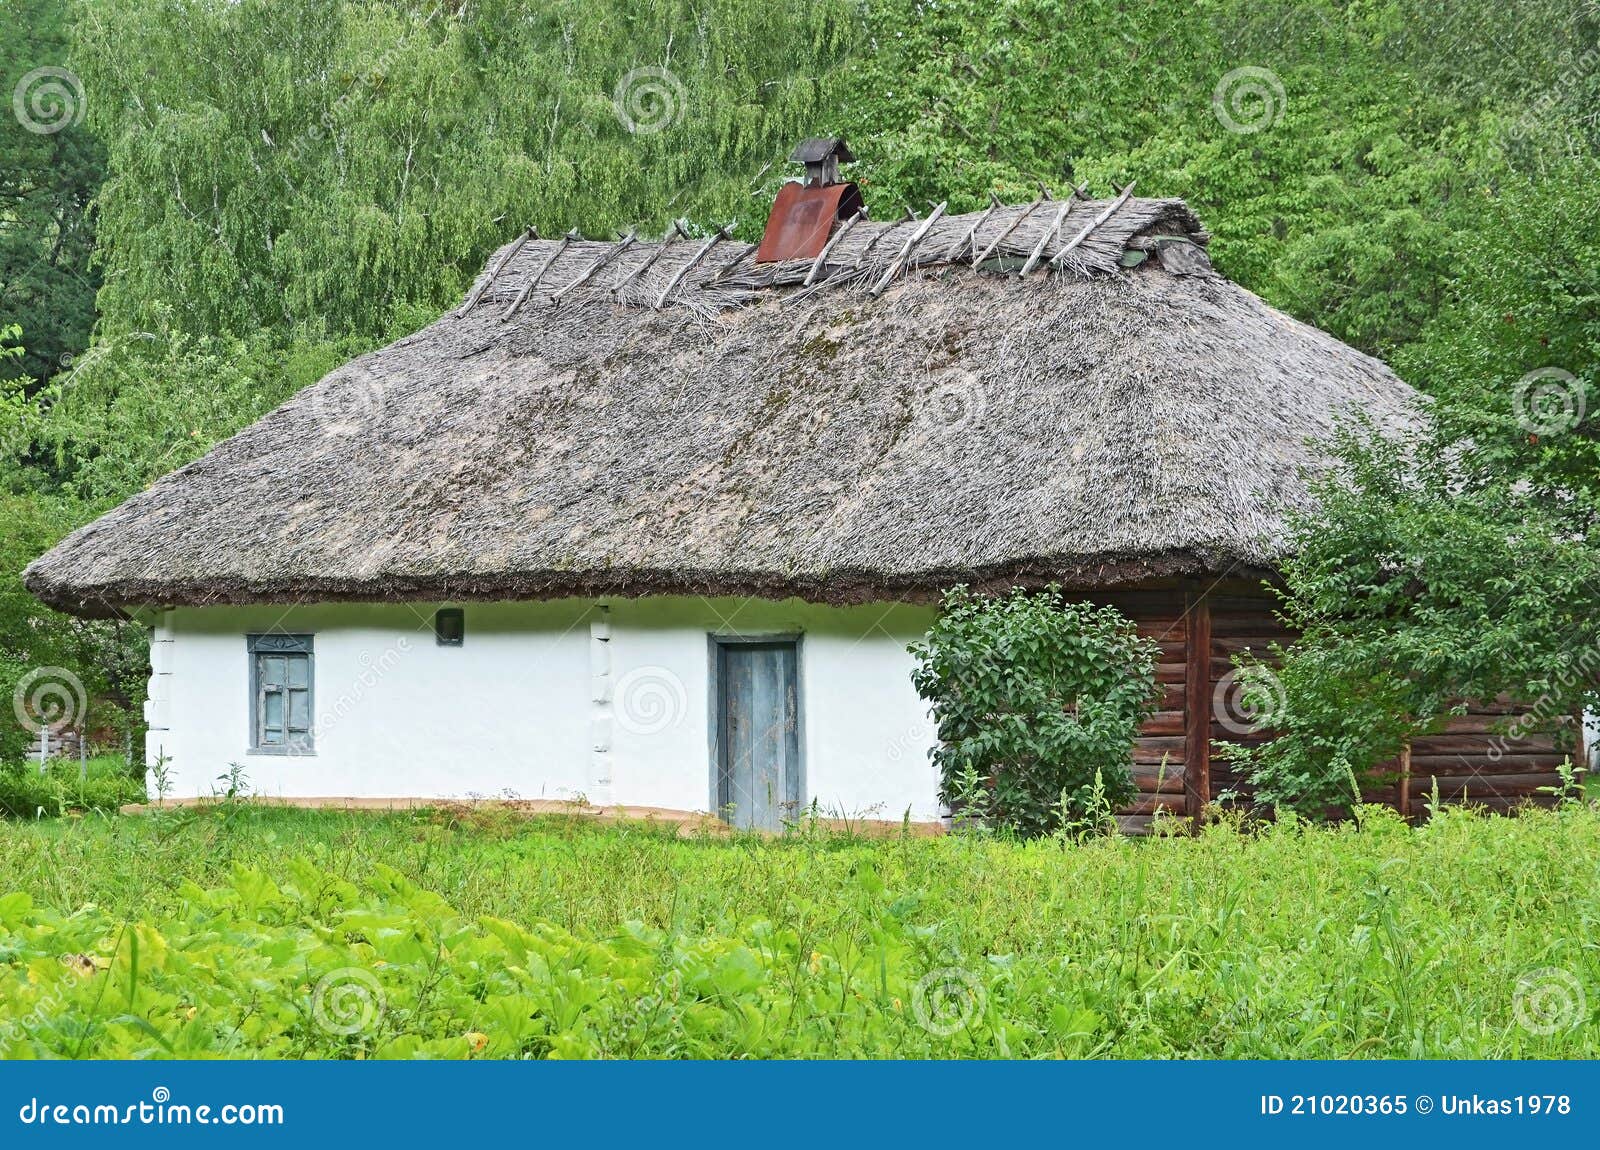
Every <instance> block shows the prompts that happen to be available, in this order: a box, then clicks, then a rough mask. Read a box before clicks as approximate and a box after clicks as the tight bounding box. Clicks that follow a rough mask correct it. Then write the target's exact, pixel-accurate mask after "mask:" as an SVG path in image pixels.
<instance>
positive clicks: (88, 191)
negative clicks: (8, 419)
mask: <svg viewBox="0 0 1600 1150" xmlns="http://www.w3.org/2000/svg"><path fill="white" fill-rule="evenodd" d="M68 7H69V0H7V4H6V6H5V9H4V19H5V25H6V30H5V35H4V36H3V37H0V96H3V97H4V102H3V104H0V327H4V326H5V325H6V323H7V321H10V322H11V323H13V324H20V325H21V326H22V328H23V329H24V330H25V331H26V332H27V337H28V344H27V355H26V356H25V357H24V358H23V359H22V360H21V362H20V363H15V364H7V363H6V362H5V357H4V356H0V379H5V378H8V377H14V376H15V375H16V374H17V373H18V372H20V373H21V374H23V375H27V376H31V377H32V378H34V379H38V380H43V379H47V378H48V377H49V376H50V375H52V374H54V373H55V372H56V371H58V370H60V368H61V367H62V365H63V364H67V363H70V362H71V361H72V359H73V357H74V356H76V355H77V354H78V353H80V352H81V351H82V350H83V349H84V348H85V347H87V346H88V343H89V333H90V330H91V329H92V328H93V326H94V319H95V315H94V299H95V292H96V291H97V290H98V288H99V286H100V276H99V272H98V269H96V268H94V267H93V266H92V264H91V261H90V256H91V253H92V251H93V248H94V225H93V220H92V217H91V215H90V211H89V204H90V201H91V200H92V199H93V197H94V194H95V192H96V191H97V190H98V189H99V186H100V181H101V180H102V179H103V178H104V175H105V159H106V157H105V149H104V148H102V147H101V146H100V144H99V141H97V140H96V139H95V137H94V136H93V135H92V134H91V133H90V131H89V129H88V127H87V126H86V125H85V124H84V123H82V122H81V116H82V115H83V112H84V107H83V104H84V100H83V99H82V98H81V97H82V94H81V93H78V92H74V91H73V90H72V89H71V88H70V86H68V85H64V84H62V83H61V82H60V81H59V80H56V79H54V78H53V77H52V76H50V75H43V76H41V75H39V74H38V70H39V69H42V68H57V69H59V68H62V67H63V66H66V65H68V64H69V62H70V60H69V51H68V47H69V45H68V39H69V24H68V19H67V16H68ZM28 77H33V79H32V80H28ZM18 98H20V99H21V101H22V107H23V109H24V112H25V114H26V115H27V116H28V117H29V118H30V119H31V118H32V117H33V116H34V115H35V114H36V113H37V115H38V118H37V119H36V120H32V122H33V124H34V126H35V127H36V128H40V127H42V128H53V129H55V130H53V131H30V130H29V128H28V127H27V126H26V125H25V124H24V121H23V118H21V117H19V116H17V115H15V114H14V111H13V109H14V107H15V102H16V100H17V99H18ZM35 101H37V103H35ZM13 338H14V337H13ZM5 342H7V337H6V336H5V335H0V345H3V344H4V343H5Z"/></svg>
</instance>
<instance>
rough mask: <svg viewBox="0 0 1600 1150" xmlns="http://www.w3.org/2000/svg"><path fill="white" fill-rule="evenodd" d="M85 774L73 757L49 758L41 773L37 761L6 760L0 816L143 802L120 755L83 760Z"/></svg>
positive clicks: (0, 778) (0, 779) (110, 808)
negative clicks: (86, 769)
mask: <svg viewBox="0 0 1600 1150" xmlns="http://www.w3.org/2000/svg"><path fill="white" fill-rule="evenodd" d="M88 768H89V769H88V777H87V778H85V777H84V776H83V774H82V773H81V772H82V764H80V763H79V762H78V761H77V760H76V759H52V760H51V761H50V764H49V766H48V767H47V769H46V770H45V771H43V772H41V771H40V770H39V764H38V763H34V762H24V761H22V760H11V761H9V762H7V763H5V764H4V765H3V766H0V817H6V818H19V819H31V818H35V817H37V816H39V815H41V814H42V815H44V816H46V817H49V818H56V817H58V816H61V815H65V814H69V813H72V812H81V811H104V812H111V813H115V812H116V811H117V810H118V808H120V807H123V806H126V805H127V804H128V803H142V802H143V801H144V798H145V793H144V786H143V784H141V783H140V782H139V781H138V780H136V779H134V778H132V777H131V776H130V775H129V774H128V770H127V767H126V766H125V765H124V763H123V761H122V759H121V758H99V759H93V760H90V762H89V763H88Z"/></svg>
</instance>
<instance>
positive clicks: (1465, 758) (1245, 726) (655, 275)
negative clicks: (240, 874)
mask: <svg viewBox="0 0 1600 1150" xmlns="http://www.w3.org/2000/svg"><path fill="white" fill-rule="evenodd" d="M795 158H796V159H797V160H799V161H801V162H804V163H805V164H806V165H807V179H806V181H804V182H802V183H794V184H790V185H788V186H786V187H785V188H784V189H783V192H782V193H781V194H780V196H779V198H778V202H777V204H776V206H775V208H774V212H773V216H772V219H771V220H770V221H769V224H768V227H767V233H766V236H765V238H764V240H763V242H762V243H761V244H760V245H759V246H757V245H748V244H744V243H740V242H736V241H734V240H732V239H730V238H729V237H728V236H727V235H725V234H720V233H719V234H717V235H713V236H710V237H705V238H692V239H691V238H689V237H687V236H683V235H677V236H674V237H672V238H670V239H668V240H667V241H665V242H660V243H657V242H645V241H642V240H639V239H637V238H636V237H635V236H633V235H629V236H626V237H623V238H620V239H618V240H613V241H595V240H587V239H582V238H579V237H578V236H577V235H576V234H571V235H568V236H566V237H564V238H557V239H548V238H542V237H538V236H536V235H533V234H532V233H529V234H527V235H523V236H520V237H518V238H517V239H515V240H514V241H513V242H511V243H509V244H507V245H506V246H505V247H503V248H502V249H501V250H500V251H499V252H497V253H496V254H495V255H494V256H493V258H492V259H491V260H490V261H489V263H488V266H487V267H486V269H485V270H484V271H483V273H482V274H481V275H480V276H479V278H478V280H477V283H476V284H475V286H474V287H473V289H472V291H471V292H470V294H469V295H468V297H467V299H466V300H465V301H464V303H463V304H462V306H460V307H459V308H457V309H456V310H453V311H452V312H450V313H449V314H447V315H445V316H443V317H442V318H441V319H439V320H438V321H437V322H436V323H434V324H432V325H431V326H429V327H427V328H426V329H424V330H422V331H419V332H417V333H416V334H414V335H411V336H409V337H407V338H405V339H402V340H400V341H398V342H396V343H394V344H393V345H391V346H389V347H386V348H383V349H381V350H379V351H376V352H373V353H372V354H370V355H365V356H362V357H361V358H359V359H357V360H355V361H354V362H352V363H350V364H348V365H346V366H344V367H342V368H340V369H339V370H337V371H335V372H333V373H332V374H331V375H329V376H328V377H327V378H325V379H324V380H322V381H321V382H320V383H318V384H316V385H315V386H313V387H311V388H309V389H307V390H305V391H304V392H302V393H301V394H299V395H297V396H296V397H295V398H294V399H293V400H291V401H290V402H288V403H286V404H284V405H283V406H282V407H280V408H279V409H278V410H276V411H274V412H272V413H271V414H269V415H268V416H266V417H265V418H263V419H262V420H260V421H259V422H258V423H256V424H255V425H254V426H252V427H249V428H247V429H246V430H244V431H243V432H241V433H240V434H238V435H236V436H234V437H233V438H231V439H229V440H227V441H226V442H224V443H221V444H219V445H218V446H217V447H216V449H215V450H213V451H212V452H211V453H210V454H209V455H207V456H206V457H205V458H203V459H201V460H199V461H197V462H195V463H192V464H190V465H189V466H187V467H184V468H182V469H180V470H178V471H177V472H174V473H173V474H172V475H170V476H168V477H166V478H165V479H163V480H162V481H161V482H159V483H157V484H156V485H154V486H153V487H152V488H151V489H150V490H148V491H145V492H143V493H141V494H139V495H137V496H135V497H134V498H132V499H130V500H128V501H127V502H126V503H124V504H123V505H122V506H120V507H118V508H116V509H115V510H114V511H112V512H110V513H109V514H107V515H105V516H104V517H103V518H101V519H99V520H97V521H96V522H94V523H91V524H90V525H88V526H87V527H84V528H83V529H81V530H79V531H77V532H76V533H74V534H73V535H71V536H69V537H68V538H67V539H65V540H64V541H63V542H62V543H61V544H60V545H59V546H58V547H56V548H55V549H54V550H52V551H51V552H49V553H48V554H46V555H45V556H43V557H42V558H41V559H39V560H38V561H37V562H35V563H34V564H33V565H32V566H31V567H30V568H29V569H28V572H27V575H26V579H27V583H28V586H29V587H31V588H32V589H33V590H34V591H35V592H36V593H37V594H39V595H40V596H41V597H42V598H43V599H44V600H46V601H47V602H49V603H51V604H54V605H56V606H58V607H61V608H63V609H66V610H69V611H76V612H80V613H84V614H104V613H107V612H118V611H121V612H130V613H137V614H138V615H140V616H141V617H144V618H147V619H148V620H149V621H150V622H151V623H152V624H153V626H154V643H153V646H152V666H153V669H154V675H153V677H152V679H151V692H150V702H149V709H148V718H149V723H150V735H149V747H148V753H149V756H150V758H151V759H152V761H153V760H154V759H155V758H156V757H157V756H160V755H164V756H166V757H167V759H168V760H169V763H170V770H171V772H172V776H173V778H174V780H175V783H176V787H177V791H178V793H180V794H189V795H195V794H205V793H208V792H209V791H210V790H211V789H212V788H213V787H214V785H215V783H214V780H215V779H216V778H217V776H218V775H219V774H221V773H222V772H224V771H226V770H227V768H228V765H229V764H230V763H242V764H244V766H245V769H246V772H247V774H248V776H249V778H250V780H251V782H252V784H253V786H254V788H255V789H256V790H257V791H259V792H261V793H263V794H267V795H278V796H288V797H341V796H348V797H368V798H371V797H429V796H468V795H473V794H478V795H490V796H493V795H502V794H507V793H511V794H515V795H517V796H520V797H522V798H525V799H541V798H542V799H566V800H572V799H580V798H581V799H583V800H585V801H587V802H589V803H591V804H596V805H608V804H626V805H629V806H635V807H650V808H661V809H666V810H671V811H715V812H720V813H723V814H725V815H726V817H728V818H730V819H731V820H732V821H734V822H735V823H738V824H740V825H753V826H762V827H773V826H778V825H780V823H781V821H782V820H783V819H784V818H785V817H789V816H793V815H795V814H797V813H799V812H800V811H801V809H802V808H803V807H806V806H808V805H811V804H815V807H816V809H817V810H818V811H820V812H821V813H823V814H835V815H843V816H865V817H877V818H883V819H893V820H898V819H901V818H904V817H909V818H910V819H911V820H914V821H932V820H936V819H938V818H939V816H940V814H941V811H940V805H939V802H938V799H937V795H936V787H937V780H936V776H935V772H934V770H933V768H932V767H931V766H930V764H929V761H928V753H927V752H928V750H929V746H930V742H931V739H932V729H933V728H932V724H931V722H930V720H929V718H928V716H927V714H926V708H925V706H924V704H923V703H922V701H921V700H919V698H918V697H917V695H916V693H915V692H914V691H913V689H912V686H911V681H910V677H909V672H910V669H911V659H910V656H909V655H908V654H907V652H906V644H907V643H908V642H909V641H911V640H912V639H914V638H916V637H918V636H919V635H920V634H921V633H922V632H923V631H924V630H925V628H926V627H927V625H928V623H929V622H930V620H931V619H932V617H933V615H932V612H933V610H934V606H933V604H934V603H935V602H936V599H937V596H938V594H939V593H940V591H941V590H942V589H943V588H945V587H948V586H949V585H951V584H953V583H956V582H961V581H965V582H969V583H973V584H977V585H984V586H991V587H1003V586H1009V585H1011V584H1013V583H1014V582H1023V583H1042V582H1045V581H1049V580H1059V581H1062V582H1063V583H1065V584H1067V585H1069V586H1070V587H1073V588H1075V589H1077V590H1078V592H1080V593H1081V594H1083V595H1085V596H1089V597H1092V598H1096V599H1100V600H1103V601H1109V602H1113V603H1115V604H1117V605H1118V606H1120V607H1121V608H1122V609H1123V610H1125V611H1126V612H1128V613H1129V614H1131V615H1132V616H1133V617H1134V618H1135V619H1136V620H1138V622H1139V625H1140V627H1141V629H1142V630H1143V631H1145V632H1146V633H1148V634H1150V635H1152V636H1155V637H1157V638H1158V639H1159V640H1160V643H1161V649H1162V651H1163V653H1164V654H1163V659H1164V661H1163V662H1162V664H1161V667H1160V679H1161V682H1162V684H1163V689H1164V692H1165V696H1164V702H1163V704H1162V709H1161V711H1160V713H1159V714H1157V715H1156V716H1155V717H1154V718H1153V719H1152V720H1151V721H1150V723H1149V724H1148V725H1147V727H1146V729H1145V731H1144V734H1143V737H1142V738H1141V739H1140V740H1139V742H1138V744H1137V745H1136V746H1135V747H1134V748H1133V751H1132V754H1133V759H1134V762H1135V769H1136V774H1137V775H1138V778H1139V781H1140V787H1141V791H1142V795H1141V797H1140V799H1139V800H1138V802H1137V803H1136V805H1135V806H1134V808H1132V809H1131V810H1129V811H1128V812H1127V825H1129V826H1130V827H1137V826H1138V825H1140V824H1141V823H1142V822H1143V821H1145V820H1147V819H1148V817H1149V816H1150V815H1151V814H1152V813H1153V812H1154V811H1156V810H1157V809H1160V808H1163V807H1164V808H1168V809H1173V810H1178V811H1182V810H1186V809H1187V810H1190V811H1194V810H1197V809H1198V807H1199V805H1200V804H1201V803H1203V802H1204V801H1205V800H1206V798H1207V797H1208V796H1209V795H1212V794H1214V793H1216V792H1217V791H1219V790H1220V789H1222V788H1223V787H1224V786H1225V785H1228V784H1229V783H1230V782H1231V780H1229V779H1228V778H1226V777H1225V776H1224V775H1223V773H1222V771H1221V770H1220V767H1221V765H1222V764H1221V763H1220V762H1214V761H1213V756H1212V754H1211V743H1212V740H1213V739H1214V738H1216V737H1230V738H1231V737H1238V736H1241V735H1243V736H1245V737H1249V736H1250V735H1251V734H1252V732H1251V731H1250V727H1249V723H1248V721H1247V717H1242V716H1240V715H1239V714H1238V713H1237V711H1236V707H1235V704H1236V700H1235V699H1233V698H1231V697H1230V686H1231V683H1230V675H1229V667H1230V663H1229V658H1230V655H1231V654H1232V653H1233V652H1234V651H1236V650H1238V649H1239V648H1241V647H1243V646H1250V645H1255V646H1258V647H1259V646H1260V645H1262V644H1264V643H1265V642H1266V641H1267V640H1268V639H1269V638H1272V637H1274V635H1275V634H1276V632H1275V624H1274V623H1273V621H1272V616H1271V613H1270V607H1269V600H1268V599H1267V598H1266V597H1265V596H1264V595H1263V593H1262V591H1261V587H1260V581H1261V579H1262V578H1263V577H1266V576H1268V575H1270V572H1271V570H1272V567H1273V563H1274V560H1275V558H1276V557H1277V556H1278V555H1279V553H1280V552H1279V549H1280V547H1281V546H1282V543H1281V539H1282V534H1283V524H1284V518H1283V516H1284V512H1285V509H1286V508H1288V507H1291V506H1296V505H1303V504H1304V502H1305V501H1306V498H1307V494H1306V488H1305V483H1304V479H1303V475H1302V469H1304V468H1307V467H1310V468H1313V469H1315V468H1316V467H1317V466H1319V464H1320V462H1321V456H1320V455H1319V453H1318V451H1317V449H1316V448H1315V446H1314V442H1315V441H1316V440H1318V439H1319V438H1321V437H1325V436H1327V435H1328V434H1329V433H1330V432H1331V431H1332V430H1333V429H1334V426H1335V421H1336V420H1337V419H1338V418H1339V417H1341V416H1343V415H1346V414H1349V413H1352V412H1355V411H1361V412H1365V413H1366V414H1368V415H1370V416H1371V417H1372V418H1373V419H1375V420H1376V421H1377V422H1378V423H1379V424H1380V425H1383V426H1387V427H1389V428H1392V429H1395V430H1397V431H1402V430H1403V429H1404V428H1405V427H1406V426H1407V424H1408V423H1409V422H1410V421H1412V420H1414V419H1415V418H1417V414H1416V410H1415V406H1414V401H1415V398H1416V397H1415V395H1414V393H1413V392H1412V391H1411V389H1410V388H1408V387H1407V386H1406V385H1405V384H1404V383H1403V382H1401V381H1400V380H1399V379H1398V378H1396V377H1395V376H1394V375H1393V373H1391V372H1390V371H1389V370H1388V369H1387V368H1386V367H1384V365H1383V364H1381V363H1379V362H1378V361H1376V360H1374V359H1372V358H1370V357H1368V356H1366V355H1363V354H1361V353H1359V352H1357V351H1355V350H1353V349H1351V348H1349V347H1347V346H1345V345H1343V344H1341V343H1340V342H1338V341H1337V340H1335V339H1333V338H1331V337H1330V336H1328V335H1325V334H1323V333H1322V332H1320V331H1317V330H1316V329H1314V328H1311V327H1308V326H1307V325H1305V324H1303V323H1300V322H1298V321H1296V320H1294V319H1291V318H1290V317H1288V316H1286V315H1284V314H1283V313H1281V312H1278V311H1276V310H1274V309H1273V308H1271V307H1268V306H1267V305H1266V304H1265V303H1263V302H1262V301H1261V300H1260V299H1258V298H1257V297H1256V296H1254V295H1252V294H1251V293H1250V292H1248V291H1246V290H1244V289H1243V288H1241V287H1239V286H1237V285H1235V284H1233V283H1230V282H1228V281H1227V280H1225V279H1223V278H1221V277H1220V276H1218V275H1217V274H1215V273H1214V272H1213V271H1212V270H1211V265H1210V262H1209V260H1208V259H1207V257H1206V254H1205V246H1206V235H1205V233H1204V231H1203V230H1202V228H1201V225H1200V223H1199V221H1198V220H1197V219H1196V218H1195V216H1194V215H1193V213H1192V212H1190V210H1189V209H1188V208H1187V207H1186V206H1185V205H1184V204H1183V203H1182V202H1181V201H1178V200H1170V199H1141V198H1136V197H1134V196H1132V195H1131V194H1130V191H1131V189H1129V190H1125V191H1124V192H1122V193H1121V194H1120V195H1118V196H1117V197H1116V198H1115V199H1111V200H1108V201H1087V200H1083V199H1081V198H1078V197H1077V196H1071V195H1069V196H1068V197H1067V198H1066V199H1061V200H1055V199H1050V198H1046V197H1041V198H1040V199H1039V200H1037V201H1036V202H1034V203H1031V204H1020V205H1001V204H998V203H997V204H994V205H992V206H991V207H989V208H988V209H987V210H984V211H981V212H975V213H970V214H965V215H952V214H947V213H945V212H944V211H943V210H942V207H941V208H939V209H935V210H934V211H932V212H930V213H929V214H928V215H927V216H925V217H924V218H920V219H918V218H914V217H911V216H910V215H909V214H908V216H907V218H904V219H898V220H892V221H879V220H871V219H869V218H867V216H866V215H865V214H864V213H863V212H862V211H861V203H862V199H861V195H860V193H859V192H858V190H857V189H856V188H855V187H854V186H853V185H851V184H848V183H841V182H840V181H839V178H838V174H837V164H838V161H839V160H840V159H841V158H846V159H847V158H848V152H847V151H846V150H845V149H844V148H843V146H842V145H841V144H839V143H838V142H837V141H808V142H807V143H806V144H804V145H802V147H801V149H799V150H798V151H797V152H796V157H795ZM881 206H882V205H880V207H881ZM1491 731H1492V716H1490V715H1485V714H1473V715H1468V716H1463V717H1461V718H1458V719H1454V720H1452V721H1451V725H1450V726H1449V727H1448V728H1447V730H1446V732H1445V733H1444V734H1442V735H1440V736H1439V737H1437V738H1435V739H1431V740H1427V741H1425V742H1423V743H1419V744H1418V745H1417V746H1416V747H1415V748H1414V753H1413V755H1412V758H1411V762H1410V770H1411V774H1412V777H1411V778H1410V779H1407V778H1401V779H1400V780H1399V781H1398V782H1396V783H1395V784H1394V785H1393V787H1391V788H1390V789H1389V790H1388V791H1387V792H1386V795H1387V797H1388V798H1390V799H1391V800H1392V801H1394V802H1396V803H1397V804H1399V805H1401V806H1406V805H1407V804H1408V803H1409V802H1410V795H1411V793H1412V792H1413V790H1415V791H1418V792H1419V793H1420V792H1421V791H1422V790H1424V789H1427V788H1431V786H1432V782H1431V781H1430V780H1431V779H1433V778H1437V779H1438V781H1439V784H1440V787H1441V790H1442V791H1443V792H1444V793H1445V794H1447V795H1455V796H1461V795H1465V796H1468V797H1471V798H1473V799H1477V800H1482V801H1484V802H1487V803H1489V804H1490V805H1500V806H1504V805H1507V804H1510V803H1512V802H1514V801H1517V800H1518V799H1519V798H1520V797H1521V796H1526V795H1529V794H1531V793H1534V792H1535V791H1536V789H1537V788H1538V787H1540V786H1544V785H1549V784H1552V783H1554V781H1555V775H1554V768H1555V766H1556V764H1557V763H1558V762H1560V757H1559V756H1557V755H1555V754H1553V752H1552V751H1551V749H1550V746H1549V744H1548V743H1539V742H1533V741H1526V740H1524V741H1510V742H1507V741H1504V740H1501V739H1499V738H1498V736H1494V735H1492V734H1491ZM1419 780H1420V781H1419Z"/></svg>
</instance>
